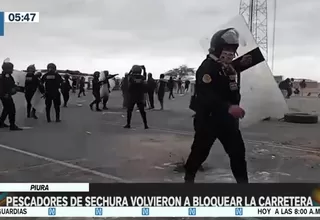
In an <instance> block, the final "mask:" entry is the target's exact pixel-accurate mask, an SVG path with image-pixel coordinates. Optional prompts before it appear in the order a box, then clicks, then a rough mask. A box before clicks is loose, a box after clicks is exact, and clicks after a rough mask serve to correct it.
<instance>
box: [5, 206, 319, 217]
mask: <svg viewBox="0 0 320 220" xmlns="http://www.w3.org/2000/svg"><path fill="white" fill-rule="evenodd" d="M0 217H82V218H86V217H91V218H94V217H117V218H119V217H180V218H181V217H182V218H183V217H251V218H255V217H315V218H320V208H316V207H303V208H302V207H269V208H266V207H47V208H46V207H19V208H12V207H1V208H0Z"/></svg>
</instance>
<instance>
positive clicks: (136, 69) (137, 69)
mask: <svg viewBox="0 0 320 220" xmlns="http://www.w3.org/2000/svg"><path fill="white" fill-rule="evenodd" d="M131 73H132V74H135V75H141V74H142V68H141V66H139V65H133V66H132V68H131Z"/></svg>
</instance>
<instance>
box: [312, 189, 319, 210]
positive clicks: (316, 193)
mask: <svg viewBox="0 0 320 220" xmlns="http://www.w3.org/2000/svg"><path fill="white" fill-rule="evenodd" d="M312 201H313V205H314V206H320V187H317V188H316V189H314V190H313V192H312Z"/></svg>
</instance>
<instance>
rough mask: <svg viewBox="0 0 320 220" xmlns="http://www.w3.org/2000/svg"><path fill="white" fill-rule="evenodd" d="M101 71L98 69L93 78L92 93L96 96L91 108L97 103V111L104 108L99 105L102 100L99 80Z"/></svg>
mask: <svg viewBox="0 0 320 220" xmlns="http://www.w3.org/2000/svg"><path fill="white" fill-rule="evenodd" d="M99 77H100V72H98V71H96V72H94V73H93V79H92V94H93V97H94V100H93V102H91V103H90V109H91V110H93V105H96V111H98V112H101V111H102V110H101V109H100V107H99V104H100V102H101V97H100V87H101V82H100V81H99Z"/></svg>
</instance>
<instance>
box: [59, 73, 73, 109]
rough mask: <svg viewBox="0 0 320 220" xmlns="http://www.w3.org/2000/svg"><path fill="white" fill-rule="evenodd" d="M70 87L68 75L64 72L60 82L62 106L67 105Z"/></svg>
mask: <svg viewBox="0 0 320 220" xmlns="http://www.w3.org/2000/svg"><path fill="white" fill-rule="evenodd" d="M71 89H72V87H71V85H70V82H69V75H68V74H66V75H64V76H63V81H62V83H61V93H62V97H63V102H64V103H63V107H67V106H68V101H69V98H70V90H71Z"/></svg>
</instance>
